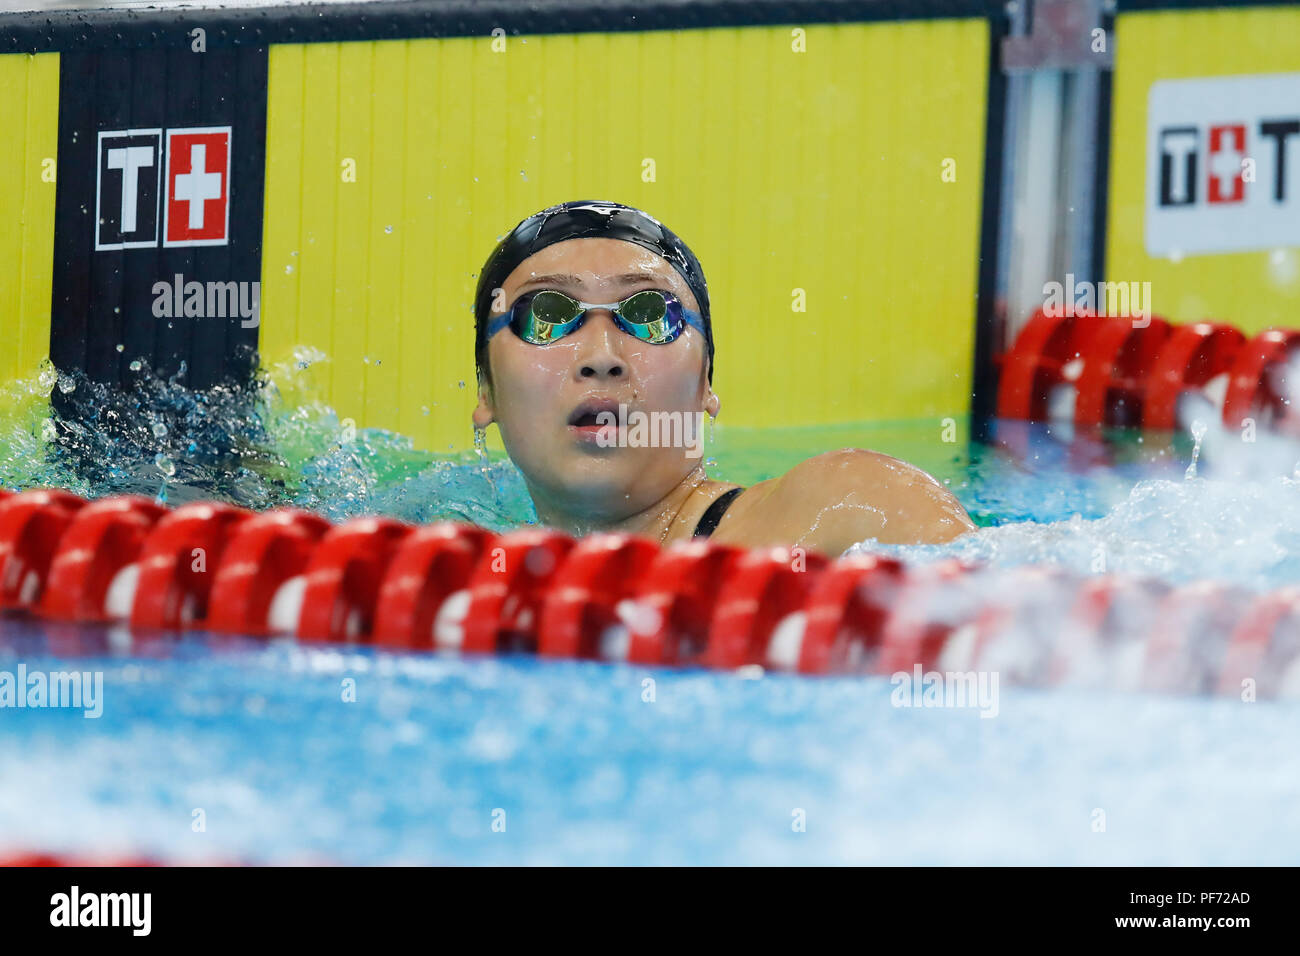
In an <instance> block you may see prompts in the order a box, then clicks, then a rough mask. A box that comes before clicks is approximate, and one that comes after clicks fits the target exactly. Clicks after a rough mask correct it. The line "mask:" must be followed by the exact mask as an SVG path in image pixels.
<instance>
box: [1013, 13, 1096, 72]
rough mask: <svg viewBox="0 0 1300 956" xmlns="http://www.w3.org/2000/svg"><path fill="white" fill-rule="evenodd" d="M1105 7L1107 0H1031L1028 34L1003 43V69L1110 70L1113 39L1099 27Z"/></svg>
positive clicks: (1023, 70) (1018, 70)
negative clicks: (1030, 23) (1031, 20)
mask: <svg viewBox="0 0 1300 956" xmlns="http://www.w3.org/2000/svg"><path fill="white" fill-rule="evenodd" d="M1021 2H1023V0H1021ZM1108 7H1113V3H1109V2H1107V0H1034V4H1033V11H1032V12H1033V27H1032V29H1031V30H1030V32H1029V33H1028V34H1025V35H1024V36H1010V37H1005V38H1003V40H1002V69H1003V70H1004V71H1005V72H1007V73H1013V74H1014V73H1027V72H1030V71H1032V70H1043V69H1048V70H1109V69H1111V66H1112V64H1113V63H1114V39H1115V38H1114V37H1113V36H1112V35H1111V34H1110V33H1108V32H1107V31H1106V29H1105V27H1103V26H1102V14H1103V10H1104V9H1106V8H1108Z"/></svg>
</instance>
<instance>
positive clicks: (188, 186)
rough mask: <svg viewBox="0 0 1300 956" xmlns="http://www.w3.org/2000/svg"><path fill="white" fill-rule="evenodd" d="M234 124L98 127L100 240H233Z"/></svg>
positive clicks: (122, 245)
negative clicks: (232, 155)
mask: <svg viewBox="0 0 1300 956" xmlns="http://www.w3.org/2000/svg"><path fill="white" fill-rule="evenodd" d="M230 131H231V128H230V127H229V126H199V127H191V128H182V129H169V130H167V131H166V135H165V136H164V131H163V130H161V129H132V130H112V131H103V132H101V133H100V134H99V169H98V175H97V178H96V186H95V191H96V199H95V205H96V208H97V209H98V212H99V215H98V217H97V222H96V230H95V248H96V249H97V250H110V249H138V248H147V247H154V246H157V245H158V244H159V241H160V240H161V243H162V245H164V246H169V247H170V246H223V245H226V244H228V243H229V241H230Z"/></svg>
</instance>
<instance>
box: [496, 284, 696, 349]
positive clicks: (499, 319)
mask: <svg viewBox="0 0 1300 956" xmlns="http://www.w3.org/2000/svg"><path fill="white" fill-rule="evenodd" d="M588 309H609V310H610V312H611V313H613V316H614V324H615V325H617V326H618V327H619V328H620V329H622V330H623V331H624V332H626V333H627V334H628V335H633V336H636V337H637V338H638V339H640V340H641V341H642V342H649V343H650V344H651V345H667V344H668V343H669V342H672V341H673V340H675V339H676V338H677V337H678V336H679V335H681V334H682V331H683V330H684V329H685V328H686V326H688V325H689V326H691V327H692V328H694V329H696V330H698V331H699V332H700V333H703V332H704V323H703V322H702V321H701V320H700V316H699V314H698V313H696V312H692V311H691V310H690V309H688V308H686V307H685V306H684V305H682V303H681V300H679V299H678V298H677V296H675V295H673V294H672V293H671V292H664V291H662V290H660V289H645V290H643V291H641V292H634V293H632V294H631V295H630V296H628V297H627V298H626V299H624V300H623V301H622V302H608V303H599V302H579V301H578V300H577V299H574V298H572V297H571V296H567V295H565V294H564V293H563V292H556V291H555V290H553V289H543V290H540V291H537V292H529V293H526V294H524V295H522V296H520V297H519V298H518V299H516V300H515V303H514V305H512V306H511V307H510V311H509V312H507V313H505V314H504V315H497V316H493V317H492V318H491V319H489V320H488V327H487V334H488V338H491V337H492V336H494V335H496V334H497V333H498V332H500V331H501V330H502V329H504V328H505V327H506V326H510V328H511V330H512V331H513V332H514V333H515V335H517V336H519V337H520V338H521V339H523V340H524V341H525V342H531V343H532V344H533V345H546V344H547V343H549V342H554V341H555V340H556V339H562V338H564V336H566V335H568V334H569V333H570V332H576V331H577V330H578V329H579V328H581V327H582V323H583V322H585V321H586V320H587V310H588Z"/></svg>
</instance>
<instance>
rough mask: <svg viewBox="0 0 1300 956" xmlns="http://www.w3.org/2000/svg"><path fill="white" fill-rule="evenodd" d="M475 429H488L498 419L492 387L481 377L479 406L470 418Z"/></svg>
mask: <svg viewBox="0 0 1300 956" xmlns="http://www.w3.org/2000/svg"><path fill="white" fill-rule="evenodd" d="M470 418H471V419H472V420H473V422H474V427H475V428H487V427H488V426H489V425H491V424H492V423H493V422H494V421H496V418H497V412H496V406H495V404H494V403H493V401H492V386H491V385H489V384H488V383H487V382H486V381H484V379H483V377H482V376H480V377H479V380H478V404H477V405H475V406H474V413H473V414H472V415H471V416H470Z"/></svg>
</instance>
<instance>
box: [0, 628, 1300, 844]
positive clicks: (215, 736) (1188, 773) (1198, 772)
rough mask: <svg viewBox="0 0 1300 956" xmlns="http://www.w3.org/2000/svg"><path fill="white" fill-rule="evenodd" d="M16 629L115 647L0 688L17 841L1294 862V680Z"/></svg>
mask: <svg viewBox="0 0 1300 956" xmlns="http://www.w3.org/2000/svg"><path fill="white" fill-rule="evenodd" d="M13 630H14V629H13V625H12V624H10V625H9V626H8V628H7V631H8V633H7V634H6V636H5V639H4V642H3V646H4V648H5V650H3V651H0V669H5V668H9V669H12V665H13V662H14V660H15V657H14V656H13V655H15V654H21V656H22V659H23V660H25V661H26V662H27V665H28V667H29V668H46V669H49V670H59V669H67V668H69V667H74V666H75V667H78V668H86V669H102V670H103V673H104V692H103V693H104V710H103V716H102V717H100V718H98V719H85V718H83V717H82V716H81V714H80V713H79V712H74V711H53V710H46V711H36V710H23V711H9V712H0V720H2V721H3V733H0V766H2V767H4V775H3V783H2V784H0V840H3V842H4V843H7V844H9V845H13V844H15V843H18V844H21V845H26V846H28V847H31V846H36V847H39V848H41V849H43V850H50V851H61V852H65V853H78V854H85V853H87V852H91V853H102V854H115V853H126V852H130V853H137V854H138V853H143V854H147V855H151V856H155V857H158V858H162V859H172V860H192V861H199V860H212V859H220V860H230V861H243V862H300V861H311V860H330V861H340V862H348V863H397V862H420V863H520V864H544V863H572V864H598V863H607V864H647V865H652V864H672V863H700V864H722V863H737V864H759V863H826V864H833V863H959V864H966V863H1004V864H1021V863H1077V864H1104V863H1116V864H1132V863H1154V864H1171V865H1181V864H1193V863H1201V864H1228V863H1241V864H1246V863H1275V864H1295V863H1297V862H1300V818H1297V816H1296V814H1295V813H1294V807H1295V804H1296V800H1297V798H1298V797H1300V778H1298V777H1297V773H1296V766H1295V761H1294V748H1293V746H1292V741H1294V739H1295V735H1296V733H1297V731H1300V707H1297V706H1294V705H1290V706H1280V705H1276V704H1267V703H1256V704H1243V703H1240V702H1236V701H1221V700H1195V699H1181V698H1161V697H1149V696H1142V695H1096V694H1088V695H1080V694H1075V693H1070V692H1063V691H1054V692H1032V691H1024V690H1015V689H1011V688H1007V689H1004V690H1002V692H1001V694H1000V701H999V707H998V714H997V716H996V718H993V719H984V718H981V717H980V716H979V714H978V712H977V711H975V710H960V709H944V708H937V709H926V708H899V707H894V706H891V703H890V691H891V688H890V686H889V683H888V681H886V680H885V679H883V678H867V679H856V678H855V679H807V678H798V677H781V676H769V677H766V678H763V679H761V680H746V679H742V678H738V677H736V676H733V675H728V674H713V673H705V672H673V671H666V670H651V669H645V668H637V667H628V666H608V665H603V664H593V663H582V662H558V663H552V662H539V661H536V660H532V659H527V658H502V659H485V660H464V659H458V658H454V657H447V658H444V657H438V656H430V655H389V654H375V653H368V652H359V651H351V650H346V651H338V650H305V649H300V648H294V647H273V648H266V647H255V646H250V647H243V648H240V647H224V648H213V647H210V646H207V645H206V644H205V643H203V642H201V641H197V640H189V641H186V642H184V643H183V644H181V645H180V646H174V647H169V648H167V649H166V650H165V651H164V650H163V649H161V648H157V647H155V648H152V649H150V648H145V649H142V650H141V651H139V652H138V653H136V654H131V655H109V656H94V657H87V658H84V659H79V660H76V661H73V660H68V659H66V658H65V659H60V658H54V657H49V656H46V655H45V654H44V653H42V651H41V649H40V647H39V644H40V643H41V642H40V641H39V640H38V641H37V642H36V645H35V646H34V645H33V644H31V643H30V642H28V641H25V640H24V639H23V638H22V637H20V636H19V635H17V634H15V633H13ZM347 678H351V679H353V680H355V682H356V684H355V687H356V694H355V702H344V701H343V696H344V695H343V692H342V688H343V686H344V684H343V682H344V680H345V679H347ZM646 680H653V681H654V685H653V689H654V695H653V698H654V699H653V701H647V700H646V699H645V698H646V696H647V694H646V691H647V685H646V684H645V683H644V682H645V681H646ZM195 810H202V811H203V815H204V824H205V828H204V829H203V831H202V832H195V830H194V820H195V816H194V811H195ZM799 811H803V821H804V825H805V828H804V829H803V831H802V832H797V831H796V829H795V823H796V821H797V820H798V819H799V817H798V812H799ZM1099 812H1100V813H1102V814H1104V817H1101V816H1099V815H1098V814H1099ZM502 813H503V814H504V816H502ZM494 820H498V821H501V820H503V821H504V831H501V830H500V829H499V827H500V824H498V830H497V831H494V829H493V822H494ZM1099 822H1101V823H1104V830H1102V829H1097V827H1098V823H1099Z"/></svg>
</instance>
